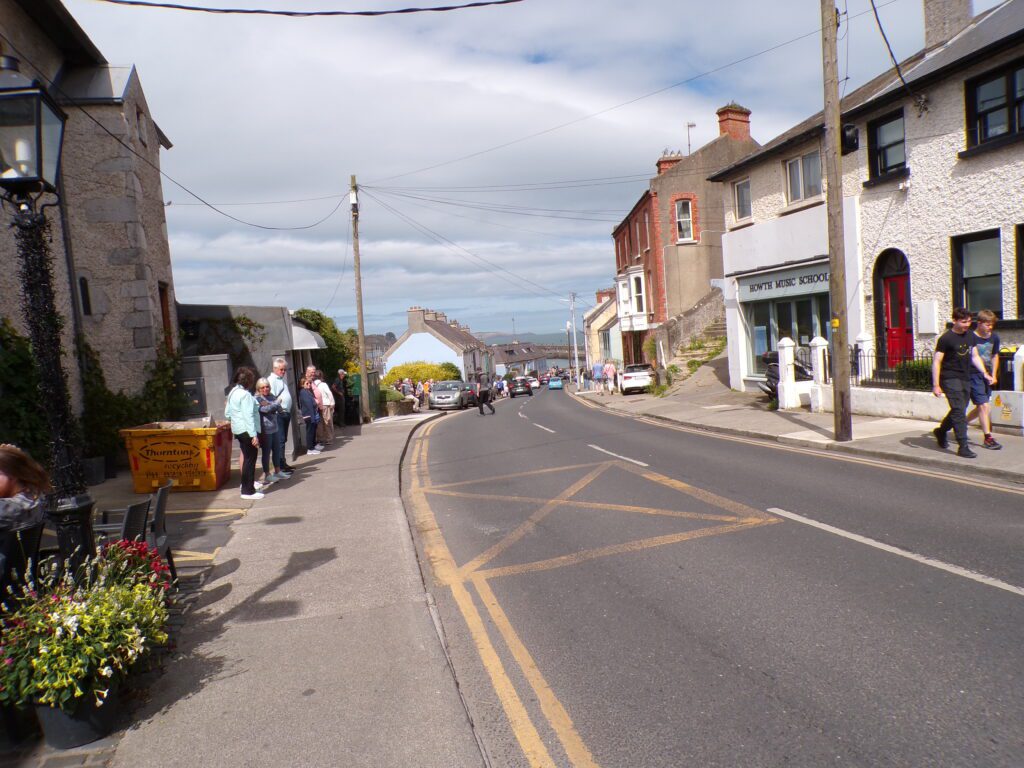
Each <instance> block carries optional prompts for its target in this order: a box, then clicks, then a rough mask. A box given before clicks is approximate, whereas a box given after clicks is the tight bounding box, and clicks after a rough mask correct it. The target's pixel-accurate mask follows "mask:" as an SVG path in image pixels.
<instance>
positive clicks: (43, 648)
mask: <svg viewBox="0 0 1024 768" xmlns="http://www.w3.org/2000/svg"><path fill="white" fill-rule="evenodd" d="M46 653H47V650H46V646H45V645H40V646H39V655H40V656H45V655H46Z"/></svg>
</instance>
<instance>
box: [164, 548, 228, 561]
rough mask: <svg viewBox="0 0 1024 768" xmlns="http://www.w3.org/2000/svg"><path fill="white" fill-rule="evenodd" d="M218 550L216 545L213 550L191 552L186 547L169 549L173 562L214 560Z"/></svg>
mask: <svg viewBox="0 0 1024 768" xmlns="http://www.w3.org/2000/svg"><path fill="white" fill-rule="evenodd" d="M218 552H220V547H217V548H216V549H214V550H213V552H191V551H189V550H187V549H174V548H172V549H171V554H172V555H174V562H176V563H184V562H194V561H196V560H210V561H213V560H216V559H217V553H218Z"/></svg>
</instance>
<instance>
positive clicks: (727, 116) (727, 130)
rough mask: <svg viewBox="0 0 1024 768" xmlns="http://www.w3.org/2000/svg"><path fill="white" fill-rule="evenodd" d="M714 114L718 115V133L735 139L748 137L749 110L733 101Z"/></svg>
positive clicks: (739, 139)
mask: <svg viewBox="0 0 1024 768" xmlns="http://www.w3.org/2000/svg"><path fill="white" fill-rule="evenodd" d="M715 114H717V115H718V135H719V136H731V137H732V138H734V139H736V140H737V141H746V140H747V139H749V138H750V110H749V109H747V108H746V107H741V106H740V105H739V104H737V103H736V102H735V101H734V102H730V103H729V104H726V105H725V106H724V107H722V108H721V109H719V110H718V111H717V112H716V113H715Z"/></svg>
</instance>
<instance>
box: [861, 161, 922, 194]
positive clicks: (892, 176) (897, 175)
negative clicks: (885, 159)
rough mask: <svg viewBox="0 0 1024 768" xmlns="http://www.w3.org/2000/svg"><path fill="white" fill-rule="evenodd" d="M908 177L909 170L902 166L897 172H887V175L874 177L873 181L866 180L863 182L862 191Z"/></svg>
mask: <svg viewBox="0 0 1024 768" xmlns="http://www.w3.org/2000/svg"><path fill="white" fill-rule="evenodd" d="M908 176H910V168H908V167H907V166H903V167H902V168H900V169H898V170H895V171H889V173H886V174H884V175H882V176H876V177H875V178H873V179H868V180H867V181H865V182H864V184H863V187H864V189H871V187H877V186H880V185H882V184H885V183H887V182H890V181H896V180H897V179H905V178H907V177H908Z"/></svg>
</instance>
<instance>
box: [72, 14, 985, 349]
mask: <svg viewBox="0 0 1024 768" xmlns="http://www.w3.org/2000/svg"><path fill="white" fill-rule="evenodd" d="M185 1H186V4H193V5H205V6H207V7H213V8H261V9H282V10H292V11H294V10H306V11H317V10H346V11H352V10H385V9H396V8H404V7H410V6H412V5H417V6H419V7H430V6H438V5H449V4H451V5H455V4H460V3H461V2H464V1H465V0H436V1H435V2H430V1H429V0H422V1H419V0H185ZM875 1H876V5H877V6H878V11H879V16H880V18H881V21H882V26H883V28H884V30H885V32H886V34H887V35H888V37H889V41H890V43H891V44H892V47H893V49H894V51H895V53H896V56H897V58H899V59H902V58H905V57H907V56H909V55H910V54H912V53H914V52H916V51H917V50H919V49H920V48H921V47H922V46H923V41H924V31H923V29H924V27H923V11H922V0H875ZM63 2H64V4H65V6H66V7H67V8H68V10H69V11H70V12H71V14H72V15H73V16H74V17H75V19H76V20H77V21H78V23H79V24H80V25H81V26H82V28H83V29H84V30H85V32H86V33H87V34H88V35H89V37H90V38H91V39H92V40H93V42H94V43H95V44H96V45H97V46H98V47H99V49H100V50H101V51H102V52H103V54H104V56H105V57H106V58H107V60H108V61H109V62H110V63H111V64H113V65H119V66H120V65H131V64H134V65H135V66H136V68H137V70H138V73H139V77H140V79H141V81H142V85H143V89H144V91H145V93H146V98H147V101H148V104H149V109H150V113H151V115H152V117H153V119H154V120H156V122H157V123H158V124H159V126H160V128H161V129H162V130H163V132H164V133H165V134H166V135H167V137H168V138H169V139H170V141H171V142H172V143H173V145H174V146H173V148H172V149H170V150H167V151H164V152H163V154H162V158H161V163H162V168H163V171H164V172H165V174H166V175H167V176H168V177H170V178H171V179H174V180H175V181H176V182H178V183H180V184H181V185H182V186H183V187H186V188H187V189H188V190H191V191H192V192H193V193H195V194H197V195H199V196H200V197H202V198H203V199H204V200H206V201H208V202H210V203H213V204H214V205H216V206H217V207H218V208H219V209H220V210H221V211H223V212H225V213H228V214H230V215H231V216H233V217H235V218H237V219H241V220H243V221H244V222H247V224H242V223H238V222H236V221H233V220H232V219H230V218H228V217H227V216H224V215H222V214H221V213H218V212H217V211H214V210H211V209H210V208H208V207H206V206H204V205H202V204H200V203H198V202H197V200H196V199H195V198H194V197H192V196H191V195H190V194H189V193H188V192H187V191H185V190H184V189H182V188H181V187H180V186H177V185H176V184H175V183H172V182H171V181H170V180H168V179H167V178H165V179H164V182H163V195H164V200H165V202H166V203H167V208H166V211H167V226H168V235H169V238H170V246H171V258H172V265H173V270H174V286H175V292H176V298H177V300H178V301H179V302H181V303H190V304H205V303H209V304H257V305H259V304H266V305H282V306H287V307H289V308H290V309H298V308H301V307H307V308H312V309H316V310H319V311H321V312H324V313H325V314H327V315H329V316H331V317H334V318H335V319H336V321H337V322H338V324H339V325H340V326H341V327H342V328H348V327H354V326H355V317H356V312H355V291H354V279H353V268H352V267H353V264H352V246H351V244H352V231H351V217H350V214H349V211H350V206H349V200H348V188H349V179H350V177H351V176H352V175H356V177H357V181H358V183H359V187H360V196H359V203H360V216H359V243H360V249H359V250H360V257H361V264H362V269H361V274H362V290H363V311H364V318H365V326H366V330H367V332H368V333H383V332H386V331H394V332H395V333H398V334H400V333H401V332H402V331H403V330H404V329H405V327H406V309H407V308H408V307H410V306H414V305H415V306H425V307H430V308H433V309H437V310H439V311H443V312H445V313H446V314H447V316H448V317H449V318H455V319H458V320H459V321H460V322H462V323H464V324H467V325H469V326H470V327H471V328H472V329H473V330H474V331H502V332H508V331H511V330H512V327H513V318H514V323H515V328H516V330H517V331H518V332H525V331H532V332H536V333H552V332H557V331H564V329H565V323H566V321H567V320H568V319H569V301H568V297H569V295H570V294H571V293H573V292H575V293H576V294H577V296H578V301H577V314H578V315H579V314H580V313H581V312H582V311H585V310H586V309H587V308H588V307H589V306H591V305H592V304H593V302H594V293H595V291H596V290H597V289H600V288H602V287H607V286H610V285H612V284H613V282H614V275H615V259H614V250H613V247H612V241H611V231H612V229H613V228H614V227H615V225H616V224H617V223H618V222H620V221H621V220H622V219H623V218H624V216H625V215H626V214H627V213H628V212H629V210H630V209H631V208H632V206H633V204H634V203H635V202H636V201H637V199H638V198H639V197H640V195H641V194H643V192H644V190H645V189H646V188H647V183H648V182H647V180H648V179H649V178H650V177H651V176H653V175H654V173H655V162H656V161H657V159H658V157H660V156H661V154H662V153H663V151H664V150H666V149H669V150H673V151H675V150H681V151H683V152H684V153H685V152H686V151H687V140H688V139H687V128H686V125H687V123H690V122H692V123H695V124H696V126H695V127H694V128H692V129H691V130H690V136H689V142H690V146H692V148H693V149H694V150H696V149H698V148H699V147H700V146H702V145H703V144H705V143H707V142H709V141H711V140H712V139H714V138H715V137H716V136H717V135H718V125H717V118H716V116H715V110H716V109H718V108H719V107H721V106H722V105H724V104H726V103H728V102H730V101H736V102H739V103H740V104H742V105H744V106H746V107H747V108H749V109H750V110H751V111H752V115H751V132H752V134H753V136H754V138H755V139H757V140H758V141H760V142H762V143H764V142H767V141H768V140H770V139H771V138H773V137H774V136H776V135H778V134H779V133H782V132H783V131H784V130H786V129H787V128H789V127H790V126H792V125H793V124H795V123H797V122H799V121H801V120H803V119H804V118H806V117H807V116H809V115H811V114H813V113H814V112H816V111H818V110H819V109H821V106H822V103H823V96H822V84H821V82H822V77H821V36H820V32H819V28H820V4H819V2H818V0H772V2H765V0H719V2H714V3H708V2H697V0H637V2H632V3H626V2H622V0H522V2H519V3H513V4H509V5H499V6H492V7H486V8H471V9H463V10H458V11H452V12H446V13H421V14H406V15H393V16H379V17H369V18H367V17H334V18H323V17H321V18H305V19H302V18H283V17H267V16H251V15H246V16H243V15H219V14H218V15H212V14H205V13H195V12H185V11H175V10H163V9H149V8H137V7H127V6H117V5H111V4H107V3H104V2H101V0H63ZM997 4H998V2H997V0H975V3H974V10H975V12H980V11H983V10H985V9H987V8H990V7H993V6H994V5H997ZM838 7H839V9H840V11H841V12H843V16H842V21H841V26H840V29H839V37H840V40H839V75H840V78H844V86H845V87H846V89H847V90H852V89H853V88H855V87H857V86H858V85H860V84H862V83H864V82H865V81H867V80H868V79H870V78H871V77H874V76H875V75H877V74H879V73H880V72H882V71H884V70H886V69H887V68H888V67H889V66H891V64H890V62H889V55H888V52H887V51H886V48H885V44H884V42H883V41H882V37H881V35H880V34H879V30H878V27H877V25H876V23H875V19H874V15H873V14H872V12H871V6H870V2H869V0H838ZM710 170H712V169H709V172H710ZM314 224H315V226H311V225H314ZM251 225H259V226H251ZM268 228H269V229H268ZM274 228H279V229H274Z"/></svg>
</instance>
